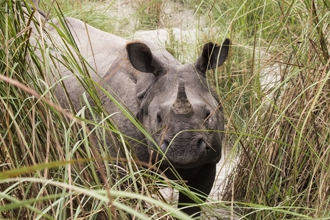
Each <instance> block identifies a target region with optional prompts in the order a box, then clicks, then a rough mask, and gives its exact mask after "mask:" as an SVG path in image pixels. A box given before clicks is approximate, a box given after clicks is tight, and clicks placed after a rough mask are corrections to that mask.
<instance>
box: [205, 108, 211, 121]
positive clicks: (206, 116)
mask: <svg viewBox="0 0 330 220" xmlns="http://www.w3.org/2000/svg"><path fill="white" fill-rule="evenodd" d="M210 114H211V112H210V110H206V113H205V118H204V120H207V119H209V117H210Z"/></svg>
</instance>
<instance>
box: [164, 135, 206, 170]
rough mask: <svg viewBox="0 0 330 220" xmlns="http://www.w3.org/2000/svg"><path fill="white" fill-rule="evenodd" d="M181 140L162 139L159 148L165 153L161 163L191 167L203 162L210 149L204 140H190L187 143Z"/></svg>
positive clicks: (177, 166)
mask: <svg viewBox="0 0 330 220" xmlns="http://www.w3.org/2000/svg"><path fill="white" fill-rule="evenodd" d="M182 142H183V141H180V140H177V141H173V142H172V143H171V142H169V141H167V140H164V141H163V143H162V144H161V147H160V148H161V150H162V152H163V153H164V155H165V160H163V162H162V163H163V164H164V165H170V164H171V165H173V166H174V167H175V168H193V167H196V166H199V165H200V164H203V163H204V161H205V158H206V156H207V154H208V152H209V151H210V147H208V145H207V144H206V142H205V141H204V140H203V139H202V138H200V139H198V140H197V141H191V142H190V143H189V144H182ZM183 143H184V142H183Z"/></svg>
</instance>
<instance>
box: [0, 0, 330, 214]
mask: <svg viewBox="0 0 330 220" xmlns="http://www.w3.org/2000/svg"><path fill="white" fill-rule="evenodd" d="M29 2H30V1H20V2H19V1H11V0H5V1H0V27H1V29H0V47H1V49H0V55H1V56H0V71H1V72H0V219H17V218H18V219H20V218H21V219H22V218H26V219H68V218H70V219H102V218H103V219H128V218H130V217H129V215H131V216H136V217H137V218H140V219H163V218H167V219H173V218H178V219H188V217H187V216H185V215H184V214H182V213H181V212H180V211H178V210H177V209H176V208H174V207H172V206H171V205H168V204H167V203H166V199H165V198H163V197H162V195H161V194H160V192H159V188H158V187H160V186H165V185H170V186H171V187H173V188H176V189H178V190H184V189H183V187H182V186H180V185H179V184H178V183H177V182H174V181H170V180H167V179H164V178H163V177H161V175H160V174H157V173H156V172H154V171H153V169H152V167H151V168H150V169H143V170H141V169H139V164H136V163H135V162H134V159H133V156H131V155H130V153H129V148H128V147H127V143H126V142H125V139H127V137H123V135H121V133H120V131H117V130H116V129H115V127H114V126H113V125H112V124H111V122H110V121H109V120H108V119H109V117H110V116H108V114H106V110H105V109H103V108H102V106H101V105H99V104H97V105H96V106H95V107H91V105H90V104H89V103H88V100H87V99H86V106H87V107H86V108H85V109H83V110H82V111H80V112H76V113H75V112H72V111H66V110H64V109H62V108H61V107H60V106H59V105H58V104H57V100H56V97H54V94H53V88H54V86H58V85H60V84H61V81H60V80H58V81H52V80H50V79H49V75H52V76H58V74H59V73H58V72H56V70H54V69H53V68H51V63H52V62H53V61H55V59H56V57H54V56H53V55H52V53H51V50H53V49H54V48H57V47H56V44H54V45H52V47H49V45H47V42H43V41H42V40H40V41H38V45H37V46H38V47H39V48H42V49H41V52H40V53H41V54H42V56H37V54H36V53H37V52H36V49H35V46H34V45H33V44H30V41H29V39H30V37H31V29H30V28H28V25H29V24H33V23H35V24H36V25H37V27H38V25H39V23H38V20H35V19H33V14H34V11H33V9H31V8H30V6H29V4H28V3H29ZM168 2H169V1H166V2H165V1H156V0H154V1H152V0H150V1H136V2H135V4H134V5H130V7H128V6H127V8H125V11H124V12H125V13H124V15H122V14H123V13H119V14H121V15H120V16H119V15H118V13H117V14H116V13H109V11H111V10H114V11H116V10H117V11H118V10H119V9H118V7H119V6H118V4H117V3H118V1H92V0H80V1H73V0H69V1H65V0H57V1H50V0H49V1H42V2H41V5H40V8H42V9H43V10H44V11H45V12H46V13H49V16H53V17H59V18H61V17H62V16H63V15H64V16H71V17H76V18H79V19H82V20H83V21H86V22H87V23H90V24H91V25H93V26H95V27H98V28H100V29H102V30H106V31H109V32H112V33H115V34H118V35H120V36H123V37H131V36H132V35H133V33H134V32H135V31H136V30H139V29H154V28H157V27H161V28H171V27H173V26H172V24H170V23H168V22H167V19H166V18H167V17H166V16H167V15H166V13H165V12H164V10H165V8H166V7H165V3H168ZM132 4H133V3H132ZM173 4H174V2H173ZM175 4H181V5H184V7H186V8H188V9H189V10H193V14H194V16H195V17H194V18H195V20H196V21H197V22H196V23H193V24H192V25H191V26H190V27H189V28H192V29H194V30H196V32H197V33H198V32H200V31H202V28H208V29H207V31H206V32H203V34H196V35H195V39H194V42H193V43H192V42H186V41H180V40H178V39H176V38H175V37H174V35H173V32H171V34H170V41H168V42H166V45H165V46H166V47H167V48H168V50H169V51H170V52H172V53H173V54H174V56H177V58H178V59H179V60H181V61H183V62H184V61H185V60H194V59H195V58H196V56H197V53H198V48H199V47H200V46H201V45H202V43H203V42H206V41H210V40H212V41H216V42H218V43H221V42H222V40H223V39H224V37H229V38H230V39H231V41H232V50H231V55H230V59H229V61H227V63H226V64H225V65H224V67H222V68H220V69H219V70H217V71H215V72H212V73H209V74H208V75H209V79H210V82H212V83H213V84H214V86H215V87H216V88H217V90H218V92H219V96H220V97H221V104H222V106H223V108H224V111H225V115H226V120H227V121H226V139H225V140H224V144H225V146H227V147H228V148H230V149H232V150H231V152H232V155H233V157H234V158H235V159H234V160H233V162H231V161H230V160H229V159H228V160H227V161H226V163H236V164H237V165H236V166H235V169H234V170H233V171H232V172H231V174H230V175H229V177H228V178H227V182H226V186H225V187H224V190H223V192H219V193H221V194H222V196H223V197H222V198H223V199H222V200H223V201H210V202H207V203H205V205H204V210H205V212H206V214H205V215H206V216H210V217H214V218H220V219H221V218H222V217H223V215H224V214H223V212H222V211H221V212H220V211H219V207H221V209H224V210H229V211H230V213H231V214H232V216H234V214H235V215H236V216H240V218H242V219H288V218H292V219H329V218H330V211H329V210H330V205H329V204H330V189H329V186H330V173H329V172H328V170H329V168H330V153H329V146H330V130H329V129H330V126H329V118H330V97H329V96H330V93H329V91H330V84H329V82H330V80H329V77H330V59H329V57H330V46H329V45H330V37H329V35H330V31H329V30H330V28H329V23H330V22H329V21H330V13H329V11H330V2H329V1H328V0H281V1H270V0H245V1H237V0H231V1H227V0H224V1H219V2H218V1H213V0H204V1H197V0H194V1H191V2H190V1H175ZM119 5H120V4H119ZM129 9H132V10H129ZM133 9H134V10H133ZM120 10H124V7H122V8H120ZM111 12H113V11H111ZM60 20H61V19H60ZM202 24H204V26H203V25H202ZM205 24H206V25H205ZM64 27H65V26H64ZM123 27H125V28H123ZM172 31H173V30H172ZM219 33H220V34H219ZM61 37H62V38H63V39H66V42H67V44H68V45H70V46H68V47H67V48H66V49H65V50H64V51H63V56H64V57H66V59H65V60H66V63H65V65H66V66H68V67H71V68H72V69H76V70H77V71H78V73H79V74H80V75H81V76H83V77H82V83H83V84H84V85H86V87H88V88H90V89H89V90H88V92H89V93H90V94H91V95H93V91H95V87H97V86H98V85H96V84H93V83H91V82H90V81H89V80H88V71H87V69H88V68H87V66H88V64H87V63H86V62H85V61H84V59H82V58H79V57H72V54H70V49H68V48H69V47H70V48H71V49H72V50H75V43H74V42H73V41H72V40H71V38H70V33H69V32H68V31H67V30H66V31H65V28H64V31H63V33H61ZM187 48H188V49H187ZM179 54H180V57H178V56H179ZM109 98H111V97H109ZM94 99H95V100H97V97H94ZM96 103H97V102H96ZM122 108H124V107H122ZM86 114H91V116H92V117H91V118H93V119H95V120H87V119H85V117H84V116H85V115H86ZM127 117H129V118H130V120H132V121H134V120H135V119H134V117H132V116H131V115H129V114H127ZM96 118H98V119H100V118H101V119H102V120H101V123H96V122H95V121H96ZM135 123H136V122H135ZM91 125H92V126H91ZM136 125H137V126H139V124H138V123H136ZM140 129H142V128H140ZM92 132H93V133H95V134H97V137H98V140H93V139H91V133H92ZM108 134H111V138H112V140H113V141H114V142H115V143H119V144H120V145H121V147H122V148H123V149H124V151H125V152H127V154H126V155H127V158H126V160H125V161H121V165H122V167H124V169H123V170H122V171H121V173H114V172H113V171H114V170H116V169H114V168H115V167H116V166H117V164H116V160H113V158H109V157H108V156H107V151H106V149H104V145H103V144H102V143H103V142H104V140H105V139H106V137H108V136H109V135H108ZM148 138H151V137H148ZM105 165H106V166H105ZM123 172H124V173H123ZM123 174H124V175H123ZM114 176H117V179H118V177H119V181H116V182H114V181H113V179H114V178H113V177H114ZM141 192H142V193H141ZM187 193H190V192H187ZM191 196H193V195H191Z"/></svg>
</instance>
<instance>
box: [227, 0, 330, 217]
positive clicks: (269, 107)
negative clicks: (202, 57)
mask: <svg viewBox="0 0 330 220" xmlns="http://www.w3.org/2000/svg"><path fill="white" fill-rule="evenodd" d="M256 3H258V4H259V6H255V5H254V4H256ZM233 4H235V3H233ZM236 7H240V9H241V11H236V14H235V17H233V19H232V20H231V22H232V27H233V32H234V33H235V34H234V35H233V37H234V39H237V42H239V43H240V44H242V43H244V46H243V45H238V48H236V49H235V50H236V51H239V50H243V51H244V50H245V51H246V50H247V51H248V52H245V53H240V57H239V58H236V57H235V62H238V63H236V65H235V64H234V65H232V64H231V65H232V66H235V67H233V68H235V69H236V68H237V66H242V64H245V65H246V64H247V65H246V68H245V69H246V74H247V75H245V76H248V77H246V78H244V77H243V78H242V74H239V76H236V77H234V78H233V77H226V76H222V77H223V79H224V80H223V82H222V83H223V84H224V83H228V82H232V80H235V83H236V82H237V84H236V87H234V86H233V83H229V85H231V87H232V88H233V89H231V90H229V92H228V90H227V91H223V93H225V94H227V97H228V98H227V99H226V100H225V101H224V103H228V102H227V101H229V103H231V102H232V101H233V98H234V100H235V105H228V106H227V108H228V112H231V114H230V116H232V117H229V119H231V121H230V122H229V123H230V124H229V131H230V130H231V131H232V134H233V135H234V137H235V138H233V139H234V140H235V144H236V145H237V146H239V148H240V150H239V158H238V165H237V167H236V168H235V169H234V171H233V172H232V173H231V175H230V177H229V179H228V182H227V185H226V187H225V190H224V195H223V196H224V197H223V199H224V200H228V201H232V202H233V203H234V204H236V205H237V206H236V207H237V209H238V210H240V211H241V213H244V215H245V217H247V218H248V219H288V218H294V219H297V218H298V219H302V218H313V219H314V218H320V219H321V218H328V217H329V216H330V213H329V211H328V210H329V204H330V203H329V202H330V201H329V192H330V191H329V188H328V186H329V181H330V176H329V172H328V171H327V170H328V169H329V166H330V161H329V144H330V142H329V124H328V123H329V109H330V106H329V103H330V99H329V98H330V97H329V75H330V72H329V70H330V68H329V65H330V63H329V58H328V57H329V34H330V33H329V31H328V30H329V22H325V21H329V13H327V12H328V11H329V5H328V4H326V3H325V2H324V1H281V2H270V1H253V2H252V1H245V2H244V4H242V5H239V6H238V5H237V6H236ZM246 9H249V10H246ZM270 9H272V10H270ZM245 19H246V20H245ZM244 20H245V21H244ZM242 22H243V23H242ZM242 24H246V28H244V27H243V26H242ZM236 25H237V27H238V28H237V27H236ZM236 34H237V35H236ZM243 37H244V38H245V40H243V39H242V38H243ZM234 56H236V55H234ZM233 68H232V70H233ZM240 69H241V70H242V69H243V70H244V68H240ZM234 71H235V70H234ZM235 72H236V71H235ZM231 73H233V71H231ZM267 75H268V76H269V75H270V76H271V77H273V76H274V75H275V76H276V77H275V79H277V80H276V81H272V82H271V83H269V82H267V80H265V78H263V76H266V77H267ZM240 79H243V80H242V81H241V80H240ZM226 88H228V87H226ZM234 92H236V94H235V93H234ZM224 97H225V98H226V96H224ZM242 107H244V108H242ZM242 110H244V111H243V112H242ZM233 208H234V206H233Z"/></svg>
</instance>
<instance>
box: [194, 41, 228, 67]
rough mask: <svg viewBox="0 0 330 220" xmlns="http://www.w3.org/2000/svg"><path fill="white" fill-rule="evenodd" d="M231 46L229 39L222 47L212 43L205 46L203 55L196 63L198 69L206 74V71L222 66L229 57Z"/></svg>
mask: <svg viewBox="0 0 330 220" xmlns="http://www.w3.org/2000/svg"><path fill="white" fill-rule="evenodd" d="M229 45H230V40H229V39H226V40H225V41H224V42H223V43H222V46H221V47H220V46H218V45H216V44H214V43H212V42H210V43H207V44H205V45H204V48H203V52H202V54H201V55H200V56H199V58H198V59H197V61H196V64H195V67H196V69H198V70H199V71H201V72H202V73H205V72H206V70H209V69H215V68H216V67H218V66H221V65H222V64H223V62H225V60H226V58H227V56H228V51H229Z"/></svg>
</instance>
